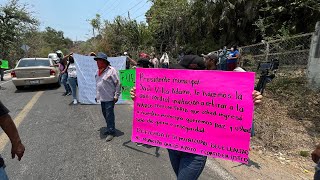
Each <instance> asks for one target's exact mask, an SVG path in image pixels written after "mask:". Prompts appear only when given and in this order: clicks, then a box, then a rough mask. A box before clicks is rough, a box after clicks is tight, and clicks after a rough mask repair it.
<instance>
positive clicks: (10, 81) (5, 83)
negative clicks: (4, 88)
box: [0, 80, 12, 86]
mask: <svg viewBox="0 0 320 180" xmlns="http://www.w3.org/2000/svg"><path fill="white" fill-rule="evenodd" d="M11 81H12V80H9V81H6V82H4V83H1V84H0V86H1V85H4V84H7V83H8V82H11Z"/></svg>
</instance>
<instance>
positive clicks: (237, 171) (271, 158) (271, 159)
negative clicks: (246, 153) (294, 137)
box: [216, 148, 315, 180]
mask: <svg viewBox="0 0 320 180" xmlns="http://www.w3.org/2000/svg"><path fill="white" fill-rule="evenodd" d="M259 149H260V148H257V149H253V150H252V151H251V152H250V163H249V164H248V165H245V164H240V163H236V162H231V161H226V160H218V159H217V160H216V161H217V162H218V163H219V164H220V165H221V166H222V167H223V168H225V169H226V170H227V171H228V172H230V173H231V174H232V175H233V176H234V177H235V178H237V179H239V180H266V179H267V180H269V179H270V180H273V179H274V180H279V179H281V180H293V179H299V180H312V179H313V174H314V165H315V164H314V163H313V162H311V161H310V158H309V157H308V158H303V157H301V158H300V157H287V156H285V155H283V154H272V153H270V152H264V151H262V150H259Z"/></svg>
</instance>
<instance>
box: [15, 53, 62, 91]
mask: <svg viewBox="0 0 320 180" xmlns="http://www.w3.org/2000/svg"><path fill="white" fill-rule="evenodd" d="M59 76H60V71H59V69H58V64H57V63H56V62H55V61H54V60H52V59H49V58H24V59H20V60H19V62H18V64H17V66H16V67H15V68H14V69H13V70H12V71H11V77H12V82H13V84H14V85H15V86H16V88H17V89H18V90H21V89H23V88H24V86H34V85H42V84H53V85H54V86H57V87H59V86H60V82H59Z"/></svg>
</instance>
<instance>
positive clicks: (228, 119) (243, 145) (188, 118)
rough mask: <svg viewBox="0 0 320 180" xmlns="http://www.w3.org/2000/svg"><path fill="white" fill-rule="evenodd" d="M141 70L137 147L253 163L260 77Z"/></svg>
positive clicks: (135, 131)
mask: <svg viewBox="0 0 320 180" xmlns="http://www.w3.org/2000/svg"><path fill="white" fill-rule="evenodd" d="M136 71H137V73H136V99H135V102H134V120H133V132H132V141H133V142H140V143H144V144H149V145H153V146H159V147H163V148H168V149H174V150H179V151H184V152H189V153H193V154H200V155H205V156H209V157H214V158H222V159H227V160H231V161H237V162H241V163H248V161H249V160H248V155H249V145H250V133H251V125H252V119H253V100H252V92H253V89H254V78H255V74H254V73H247V72H222V71H195V70H164V69H143V68H139V69H137V70H136Z"/></svg>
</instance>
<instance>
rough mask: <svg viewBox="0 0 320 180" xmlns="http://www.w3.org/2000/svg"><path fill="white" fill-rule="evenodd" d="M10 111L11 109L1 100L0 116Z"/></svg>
mask: <svg viewBox="0 0 320 180" xmlns="http://www.w3.org/2000/svg"><path fill="white" fill-rule="evenodd" d="M8 113H9V110H8V109H7V108H6V107H5V106H4V105H3V104H2V102H1V101H0V117H2V116H4V115H7V114H8Z"/></svg>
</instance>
